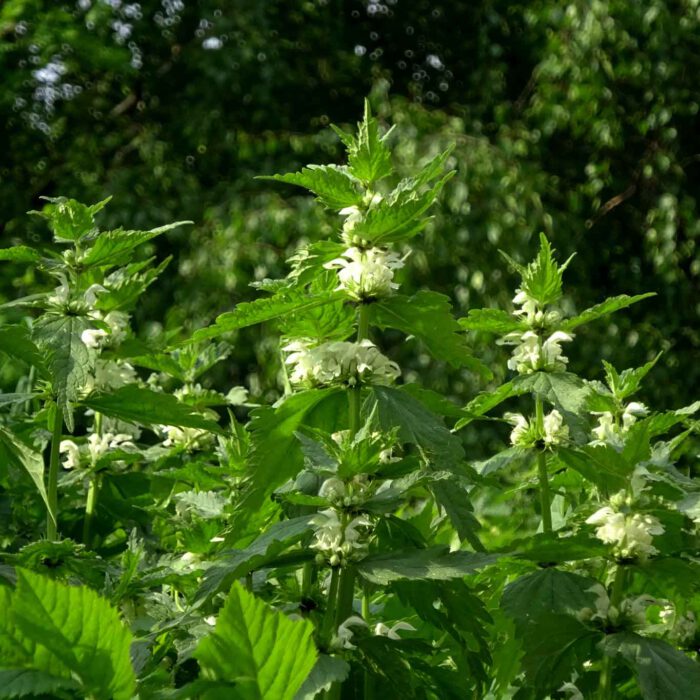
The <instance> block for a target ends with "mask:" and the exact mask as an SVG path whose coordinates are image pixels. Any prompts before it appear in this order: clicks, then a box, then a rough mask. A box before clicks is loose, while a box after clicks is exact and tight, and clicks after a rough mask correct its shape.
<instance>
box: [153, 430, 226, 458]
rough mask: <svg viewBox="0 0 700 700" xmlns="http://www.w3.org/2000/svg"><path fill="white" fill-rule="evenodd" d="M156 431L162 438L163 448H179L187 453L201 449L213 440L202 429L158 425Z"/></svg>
mask: <svg viewBox="0 0 700 700" xmlns="http://www.w3.org/2000/svg"><path fill="white" fill-rule="evenodd" d="M158 429H159V430H160V431H161V433H162V434H163V437H164V440H163V443H162V444H163V447H181V448H182V449H184V450H185V451H187V452H192V451H193V450H199V449H202V448H203V447H206V446H207V445H208V444H209V443H211V442H213V440H214V436H213V435H212V434H211V433H210V432H209V431H207V430H204V429H203V428H181V427H178V426H175V425H159V426H158Z"/></svg>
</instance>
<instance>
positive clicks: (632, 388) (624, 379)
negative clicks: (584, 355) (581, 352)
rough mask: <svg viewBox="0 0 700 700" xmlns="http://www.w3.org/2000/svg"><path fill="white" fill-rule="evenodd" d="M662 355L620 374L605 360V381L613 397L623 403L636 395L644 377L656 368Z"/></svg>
mask: <svg viewBox="0 0 700 700" xmlns="http://www.w3.org/2000/svg"><path fill="white" fill-rule="evenodd" d="M661 354H662V353H659V354H658V355H657V356H656V357H655V358H654V359H653V360H650V361H649V362H647V363H646V364H644V365H642V366H641V367H631V368H629V369H625V370H623V371H622V372H618V371H617V370H616V369H615V368H614V367H613V366H612V365H611V364H610V363H609V362H606V361H605V360H603V367H604V368H605V380H606V381H607V383H608V386H609V387H610V391H611V392H612V394H613V396H614V397H615V398H616V399H617V400H618V401H622V400H623V399H626V398H627V397H628V396H631V395H632V394H634V393H636V392H637V391H638V389H639V387H640V385H641V383H642V380H643V379H644V377H646V376H647V374H649V372H650V371H651V370H652V369H653V368H654V365H655V364H656V363H657V362H658V361H659V358H660V357H661Z"/></svg>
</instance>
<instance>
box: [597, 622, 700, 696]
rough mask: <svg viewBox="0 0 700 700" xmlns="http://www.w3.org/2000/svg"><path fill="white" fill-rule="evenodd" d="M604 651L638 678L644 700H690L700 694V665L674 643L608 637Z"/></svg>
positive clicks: (620, 635) (628, 636)
mask: <svg viewBox="0 0 700 700" xmlns="http://www.w3.org/2000/svg"><path fill="white" fill-rule="evenodd" d="M603 648H604V650H605V652H606V653H607V654H608V655H615V656H620V657H621V658H623V659H624V660H625V661H626V662H627V664H629V665H630V666H631V667H632V669H633V670H634V672H635V674H636V675H637V679H638V681H639V687H640V689H641V691H642V697H643V698H644V700H689V698H697V697H699V694H700V664H698V662H697V661H693V660H692V659H690V658H689V657H687V656H686V655H685V654H684V653H683V652H681V651H678V650H677V649H674V648H673V647H672V646H671V645H670V644H667V643H666V642H663V641H661V640H660V639H653V638H651V637H642V636H640V635H638V634H634V633H632V632H620V633H618V634H611V635H608V636H607V637H606V638H605V640H604V642H603Z"/></svg>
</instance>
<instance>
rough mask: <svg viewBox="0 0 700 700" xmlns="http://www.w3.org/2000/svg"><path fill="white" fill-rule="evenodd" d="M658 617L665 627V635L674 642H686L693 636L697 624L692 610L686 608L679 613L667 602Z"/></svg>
mask: <svg viewBox="0 0 700 700" xmlns="http://www.w3.org/2000/svg"><path fill="white" fill-rule="evenodd" d="M659 617H660V618H661V621H662V623H663V625H664V626H665V627H666V630H665V632H666V635H667V636H668V638H669V639H670V640H671V641H672V642H674V643H675V644H687V643H688V642H689V641H691V640H692V639H693V638H694V637H695V634H696V632H697V629H698V625H697V620H696V619H695V613H693V612H692V611H690V610H688V611H687V612H685V613H684V614H682V615H679V614H678V612H677V611H676V610H675V609H674V607H673V606H672V605H670V604H668V605H666V606H665V607H664V608H663V610H661V612H660V613H659Z"/></svg>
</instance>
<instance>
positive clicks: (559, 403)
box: [512, 372, 591, 414]
mask: <svg viewBox="0 0 700 700" xmlns="http://www.w3.org/2000/svg"><path fill="white" fill-rule="evenodd" d="M512 385H513V388H514V389H515V390H516V391H517V393H518V394H522V393H524V392H526V391H531V392H532V393H533V394H536V395H537V396H539V397H540V398H542V399H544V400H545V401H548V402H549V403H551V404H553V405H554V406H556V407H557V408H562V409H564V410H565V411H568V412H569V413H572V414H578V413H582V412H583V410H584V408H585V406H586V402H587V397H588V394H589V393H590V391H591V390H590V388H589V387H588V385H586V384H585V383H584V381H583V380H582V379H580V378H579V377H578V376H576V375H575V374H571V373H570V372H533V373H532V374H521V375H520V376H518V377H515V379H513V381H512Z"/></svg>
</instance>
